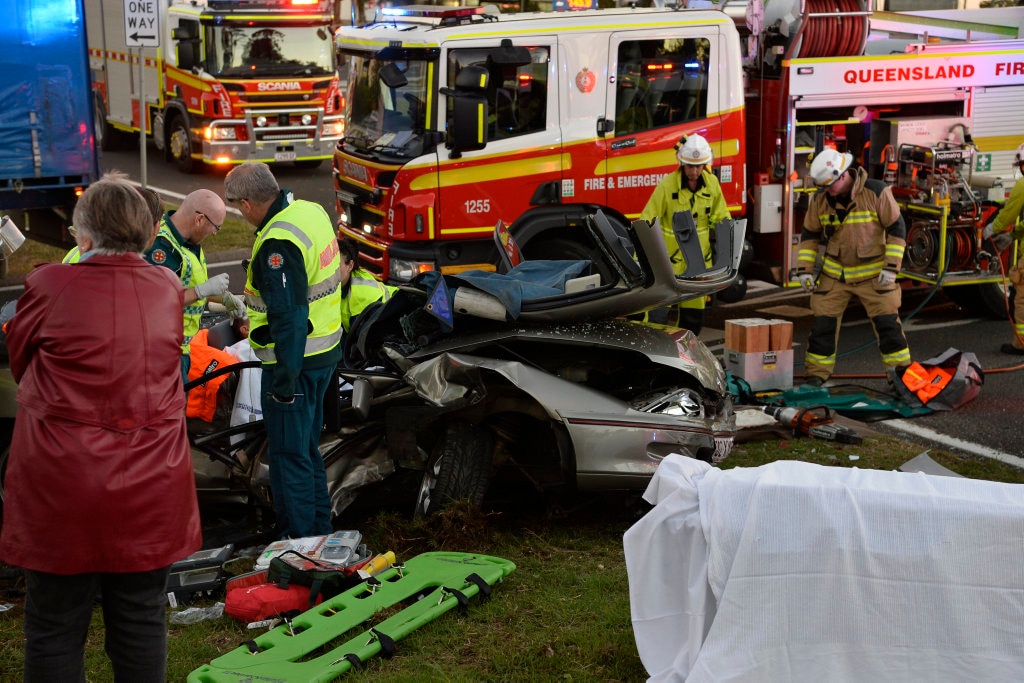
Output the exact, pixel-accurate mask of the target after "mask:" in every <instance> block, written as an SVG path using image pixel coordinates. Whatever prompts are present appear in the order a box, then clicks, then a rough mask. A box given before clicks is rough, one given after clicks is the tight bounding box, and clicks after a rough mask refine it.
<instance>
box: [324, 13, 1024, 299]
mask: <svg viewBox="0 0 1024 683" xmlns="http://www.w3.org/2000/svg"><path fill="white" fill-rule="evenodd" d="M725 4H726V5H728V4H729V3H725ZM741 4H743V5H744V6H745V7H744V10H741V13H740V14H739V16H732V15H731V14H729V13H727V12H721V11H708V10H671V9H635V8H628V9H626V8H622V9H605V10H593V11H581V12H573V13H526V14H510V15H505V14H500V13H497V12H496V11H494V10H493V9H492V8H467V7H459V8H445V7H425V6H411V7H405V8H396V9H393V10H384V13H382V14H381V15H380V17H379V18H378V20H377V21H376V22H375V23H372V24H369V25H366V26H361V27H342V28H341V29H339V30H338V31H337V33H336V36H335V44H336V47H337V50H338V54H339V59H341V60H345V62H346V63H347V64H348V65H349V73H350V80H349V84H348V88H349V89H348V93H347V95H348V97H347V102H348V108H347V111H346V114H347V119H346V123H347V130H346V135H345V138H344V139H343V140H342V141H341V142H340V143H339V145H338V149H337V152H336V154H335V159H334V164H335V187H336V192H337V202H338V215H339V230H340V233H341V234H342V235H347V236H351V237H354V238H355V239H357V240H358V241H359V242H360V244H361V245H362V251H361V257H362V259H363V261H364V264H365V265H367V266H368V267H369V268H370V269H372V270H374V271H375V272H376V273H378V274H380V275H381V276H383V277H385V278H386V279H388V280H391V281H396V282H401V281H405V280H408V279H410V278H411V277H414V276H415V275H416V274H417V273H419V272H422V271H424V270H428V269H441V270H442V271H444V272H458V271H459V270H460V269H464V268H488V267H492V264H494V263H496V256H495V253H494V246H493V244H492V243H491V239H490V237H491V233H492V231H493V228H494V225H495V224H496V222H497V221H498V220H499V219H500V220H503V221H504V222H506V223H508V222H511V221H513V220H514V221H515V223H514V227H515V228H516V229H517V232H516V239H517V241H518V242H519V243H520V244H521V246H522V249H523V251H524V253H525V254H526V255H527V256H528V257H534V258H544V257H551V256H558V257H562V258H586V257H587V256H588V254H589V253H590V251H591V250H593V249H595V248H596V245H593V244H590V243H588V241H587V238H586V233H585V231H584V230H581V229H580V225H581V216H582V215H585V214H586V213H588V212H591V211H593V210H594V208H595V207H600V208H601V209H602V210H603V211H604V212H605V213H606V214H607V215H609V216H613V217H614V218H615V219H616V220H619V221H621V222H623V223H625V222H627V221H629V220H632V219H635V218H636V217H637V216H638V215H639V214H640V212H641V210H642V208H643V206H644V204H645V203H646V201H647V199H648V197H649V196H650V194H651V191H652V190H653V188H654V186H655V185H656V184H657V183H658V182H659V181H660V180H661V178H662V177H664V175H665V174H667V173H668V172H670V171H671V170H672V169H673V168H674V167H675V164H676V161H675V156H674V153H673V146H674V144H675V143H676V142H677V141H678V140H679V139H680V138H681V137H682V136H683V135H684V134H692V133H700V134H701V135H703V136H704V137H705V138H707V139H708V141H709V142H710V143H711V145H712V149H713V151H714V162H713V170H714V172H715V173H716V174H717V175H718V177H719V179H720V180H721V183H722V187H723V191H724V192H725V197H726V200H727V203H728V204H729V207H730V210H731V211H732V212H733V214H734V215H735V216H747V217H748V218H749V226H750V227H751V228H752V230H748V235H749V239H750V242H751V247H752V248H751V249H750V250H749V253H748V258H747V260H748V261H749V264H748V265H747V266H746V267H747V268H749V269H750V271H751V272H755V273H756V274H757V276H758V277H759V278H763V279H768V280H772V281H774V282H776V283H778V284H787V283H788V281H789V272H790V270H791V267H792V266H793V265H794V264H795V241H796V240H797V239H798V236H799V232H800V226H801V224H802V220H803V211H804V208H805V207H806V205H807V199H808V196H809V192H811V191H813V188H812V187H810V185H811V184H810V183H809V182H808V181H807V180H806V178H805V176H806V175H807V170H808V167H809V159H810V157H811V155H812V154H813V152H814V151H815V150H819V149H822V148H823V147H825V146H831V147H835V148H837V149H839V150H840V151H844V152H845V151H851V152H853V153H855V155H856V157H857V158H858V160H859V161H860V162H861V163H862V164H863V165H864V166H866V167H867V168H868V169H869V172H871V173H872V174H873V175H876V176H877V177H883V175H884V176H885V177H886V178H887V179H888V180H890V182H892V183H893V184H894V185H895V186H896V190H897V196H898V197H899V199H900V201H901V203H902V204H903V206H904V210H905V212H906V217H907V223H908V226H909V227H910V230H911V232H910V237H911V240H910V246H909V248H908V253H907V259H906V266H905V276H906V277H911V278H916V279H919V280H920V281H924V282H930V283H932V284H942V285H944V286H946V285H954V284H955V285H963V286H964V289H963V290H962V291H964V292H968V291H970V296H969V297H968V296H965V297H964V298H965V299H970V300H972V301H974V300H976V299H977V298H978V297H977V296H975V295H977V294H978V290H979V289H985V290H986V292H987V293H989V294H992V295H994V296H993V301H992V304H993V306H992V308H994V307H995V303H996V302H995V300H994V297H995V296H998V297H999V304H1000V305H1001V298H1002V296H1003V294H1002V289H1001V287H1000V277H999V273H998V271H997V270H996V269H993V264H994V263H995V262H994V260H993V259H991V258H989V256H990V255H989V254H988V253H987V252H986V250H985V248H984V246H985V245H983V244H982V242H981V237H980V233H981V227H983V225H984V221H985V220H986V219H987V216H989V215H990V214H991V212H992V211H993V207H991V206H985V205H984V204H985V201H984V199H988V198H989V194H990V188H984V189H983V190H981V189H979V185H981V184H987V185H990V186H991V185H996V188H995V189H994V190H991V193H998V191H999V187H998V181H999V178H997V177H994V176H993V175H992V174H986V173H983V172H982V171H984V169H985V164H989V165H990V167H991V170H992V171H993V172H996V171H1004V173H1003V175H1004V176H1009V175H1010V160H1011V159H1012V157H1013V150H1015V149H1016V147H1017V145H1018V144H1019V143H1020V141H1021V140H1018V139H1017V138H1016V137H1015V136H1013V135H1011V134H1010V131H1011V130H1018V131H1019V126H1016V128H1014V127H1013V124H1011V123H1008V124H1005V125H1002V124H999V123H998V121H999V120H1000V117H1001V116H1003V115H1004V114H1005V113H1008V112H1009V111H1011V110H1010V109H1008V105H1010V103H1011V102H1021V101H1024V73H1022V69H1021V68H1018V67H1020V63H1021V56H1020V55H1021V52H1020V50H1021V47H1022V43H1021V41H1019V40H1016V37H1017V36H1016V34H1017V30H1018V29H1017V27H1010V26H1002V25H994V24H992V25H990V24H985V23H984V22H980V21H972V22H970V23H968V22H964V21H950V20H949V19H948V18H923V17H916V16H911V15H901V14H898V13H876V12H872V11H871V6H870V5H871V3H870V2H867V1H866V0H841V1H840V2H839V4H838V7H839V9H837V8H836V6H834V5H836V3H831V4H829V3H823V2H820V1H818V0H808V1H807V2H802V3H797V2H788V3H787V2H785V1H782V2H776V3H775V9H774V11H775V12H776V13H777V14H778V16H776V14H773V13H772V11H767V12H766V11H765V7H764V5H763V4H762V3H754V2H751V3H741ZM787 7H788V8H789V9H787ZM801 8H802V11H803V14H801ZM769 10H771V8H769ZM965 27H966V28H965ZM958 32H959V35H957V33H958ZM929 35H930V36H932V38H934V37H939V38H941V40H942V42H939V43H933V42H923V41H924V38H925V37H927V36H929ZM968 37H974V38H985V39H986V40H985V42H977V41H972V42H968V41H966V38H968ZM869 38H870V40H869ZM929 40H931V39H929ZM872 49H881V50H884V54H871V50H872ZM892 50H896V51H898V54H889V52H890V51H892ZM954 65H955V67H954ZM1015 65H1016V66H1015ZM1014 111H1019V106H1018V107H1016V108H1014ZM1000 126H1002V128H1001V132H1000ZM972 134H973V137H972ZM983 176H984V177H983ZM1010 182H1012V179H1011V181H1010ZM1010 182H1007V187H1006V191H1007V192H1008V190H1009V185H1010ZM982 195H984V196H983V197H982ZM997 198H1001V195H1000V196H999V197H997ZM968 285H976V286H977V287H975V288H974V289H971V290H968V289H967V288H966V287H967V286H968ZM738 289H739V291H733V292H730V293H728V294H731V295H733V296H737V297H739V296H742V293H743V285H740V286H739V288H738ZM726 295H727V293H720V294H719V296H722V297H724V296H726ZM984 298H985V300H987V298H988V297H984Z"/></svg>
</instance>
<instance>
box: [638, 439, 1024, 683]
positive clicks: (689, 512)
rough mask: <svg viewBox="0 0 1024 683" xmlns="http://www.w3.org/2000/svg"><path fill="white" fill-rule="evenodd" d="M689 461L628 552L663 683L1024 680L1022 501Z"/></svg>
mask: <svg viewBox="0 0 1024 683" xmlns="http://www.w3.org/2000/svg"><path fill="white" fill-rule="evenodd" d="M680 461H682V462H680ZM691 463H692V461H688V459H687V458H683V457H682V456H674V455H673V456H670V457H669V458H667V459H666V461H665V462H664V463H663V464H662V466H661V467H660V468H659V470H658V472H657V473H656V474H655V477H654V479H653V480H652V482H651V486H650V488H649V489H648V491H649V493H651V495H652V497H651V498H649V500H650V502H653V503H656V506H655V508H654V509H653V510H652V511H651V512H650V513H649V514H648V515H647V516H645V517H644V518H643V519H641V520H640V521H639V522H637V523H636V524H635V525H634V526H633V527H632V528H630V529H629V530H628V531H627V532H626V535H625V538H624V546H625V551H626V564H627V570H628V572H629V583H630V599H631V609H632V617H633V629H634V634H635V636H636V639H637V647H638V650H639V652H640V656H641V659H642V660H643V662H644V666H645V667H646V668H647V670H648V672H649V673H650V675H651V679H652V680H658V681H676V680H678V681H681V680H687V681H689V682H690V683H694V682H699V681H715V682H721V681H758V682H761V681H826V680H827V681H883V680H884V681H948V680H958V681H960V680H963V681H967V680H972V681H975V680H977V681H980V680H990V681H997V680H998V681H1017V680H1024V645H1022V643H1024V487H1022V486H1019V485H1012V484H1000V483H996V482H988V481H977V480H971V479H959V478H951V477H937V476H931V475H926V474H923V473H904V472H882V471H874V470H860V469H855V468H854V469H847V468H839V467H822V466H817V465H810V464H806V463H801V462H791V461H782V462H776V463H773V464H770V465H765V466H763V467H758V468H742V469H733V470H724V471H723V470H717V469H712V468H707V467H706V466H705V467H698V466H697V465H693V464H691ZM702 624H703V625H704V628H703V633H700V632H701V630H702V628H701V625H702Z"/></svg>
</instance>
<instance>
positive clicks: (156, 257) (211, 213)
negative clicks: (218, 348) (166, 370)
mask: <svg viewBox="0 0 1024 683" xmlns="http://www.w3.org/2000/svg"><path fill="white" fill-rule="evenodd" d="M226 215H227V209H226V208H225V206H224V201H223V200H222V199H221V198H220V197H218V196H217V194H216V193H215V192H212V191H210V190H206V189H203V190H196V191H194V192H191V193H189V194H188V195H186V196H185V199H184V200H182V202H181V206H180V207H178V209H177V210H176V211H168V212H167V213H165V214H164V216H163V218H162V219H161V221H160V227H159V228H158V230H157V233H156V239H155V240H154V241H153V246H151V247H150V248H149V249H148V250H147V251H146V254H145V257H146V260H147V261H149V262H150V263H152V264H154V265H157V266H163V267H165V268H169V269H171V270H172V271H174V274H175V275H177V276H178V280H180V281H181V286H182V287H183V288H184V295H185V309H184V321H185V337H184V339H182V341H181V379H182V381H183V382H188V370H189V367H191V365H192V356H191V351H192V348H191V343H192V337H194V336H195V335H196V332H198V331H199V324H200V322H201V321H202V317H203V310H204V309H205V308H206V300H207V299H209V298H211V297H213V298H216V299H218V300H219V301H220V302H221V303H222V304H224V308H226V309H227V310H228V313H230V314H231V315H232V317H245V308H244V305H243V304H242V300H241V299H239V298H238V297H236V296H235V295H233V294H232V293H231V292H229V291H228V286H229V285H230V280H229V277H228V274H227V273H221V274H220V275H215V276H213V277H212V278H211V277H210V276H209V273H208V272H207V270H206V253H205V252H204V251H203V247H202V241H203V240H205V239H206V238H207V237H209V236H210V235H215V234H217V233H218V232H220V226H221V225H222V224H223V223H224V217H225V216H226Z"/></svg>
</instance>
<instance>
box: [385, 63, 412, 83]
mask: <svg viewBox="0 0 1024 683" xmlns="http://www.w3.org/2000/svg"><path fill="white" fill-rule="evenodd" d="M380 80H382V81H384V85H386V86H388V87H389V88H402V87H404V86H406V85H408V84H409V79H407V78H406V77H405V74H404V73H402V70H401V69H399V68H398V67H397V66H395V64H393V63H390V62H389V63H388V64H385V65H384V67H383V68H382V69H381V70H380Z"/></svg>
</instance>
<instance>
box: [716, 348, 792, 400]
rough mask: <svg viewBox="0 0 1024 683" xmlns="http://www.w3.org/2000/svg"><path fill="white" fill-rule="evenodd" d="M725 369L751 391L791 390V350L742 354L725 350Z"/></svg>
mask: <svg viewBox="0 0 1024 683" xmlns="http://www.w3.org/2000/svg"><path fill="white" fill-rule="evenodd" d="M725 369H726V371H728V372H731V373H732V374H733V375H735V376H736V377H741V378H743V380H745V381H746V382H747V384H749V385H750V389H751V390H752V391H767V390H769V389H792V388H793V349H786V350H779V351H757V352H752V353H743V352H741V351H736V350H733V349H726V350H725Z"/></svg>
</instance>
